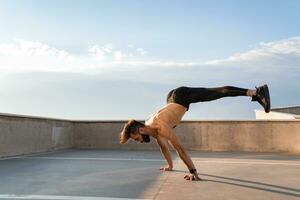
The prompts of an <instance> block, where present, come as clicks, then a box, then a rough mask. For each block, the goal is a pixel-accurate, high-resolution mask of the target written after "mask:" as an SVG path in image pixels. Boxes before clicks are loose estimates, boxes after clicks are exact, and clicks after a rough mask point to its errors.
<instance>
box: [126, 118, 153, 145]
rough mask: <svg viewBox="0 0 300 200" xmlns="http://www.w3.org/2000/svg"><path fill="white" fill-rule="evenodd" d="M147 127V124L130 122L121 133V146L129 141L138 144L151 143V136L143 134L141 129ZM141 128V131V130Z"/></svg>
mask: <svg viewBox="0 0 300 200" xmlns="http://www.w3.org/2000/svg"><path fill="white" fill-rule="evenodd" d="M143 127H145V124H143V123H141V122H138V121H136V120H133V119H132V120H129V121H128V122H127V123H126V124H125V125H124V127H123V130H122V131H121V133H120V144H125V143H126V142H127V141H128V139H132V140H134V141H136V142H141V143H143V142H146V143H147V142H150V137H149V135H145V134H142V133H141V129H143ZM140 128H141V129H140Z"/></svg>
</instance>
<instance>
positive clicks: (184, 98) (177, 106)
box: [120, 85, 271, 180]
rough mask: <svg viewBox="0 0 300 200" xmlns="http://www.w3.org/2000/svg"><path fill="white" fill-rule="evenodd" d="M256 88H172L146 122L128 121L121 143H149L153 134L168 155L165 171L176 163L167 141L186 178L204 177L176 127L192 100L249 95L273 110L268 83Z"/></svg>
mask: <svg viewBox="0 0 300 200" xmlns="http://www.w3.org/2000/svg"><path fill="white" fill-rule="evenodd" d="M255 88H256V89H245V88H238V87H233V86H224V87H217V88H202V87H184V86H182V87H178V88H176V89H173V90H171V91H170V92H169V93H168V95H167V105H166V106H164V107H162V108H161V109H159V110H158V111H157V112H155V113H153V114H152V115H151V117H150V118H149V119H147V120H146V121H145V124H143V123H141V122H138V121H136V120H129V121H128V122H127V123H126V124H125V125H124V127H123V130H122V132H121V133H120V143H121V144H124V143H126V142H127V140H128V139H132V140H134V141H136V142H141V143H143V142H146V143H147V142H149V141H150V137H153V138H155V140H156V142H157V144H158V145H159V147H160V151H161V153H162V155H163V156H164V157H165V159H166V161H167V163H168V166H166V167H162V168H161V170H163V171H172V169H173V162H172V158H171V154H170V151H169V149H168V146H167V144H166V142H169V144H170V145H171V146H172V147H173V148H174V149H175V150H176V152H177V154H178V155H179V157H180V158H181V159H182V161H183V162H184V163H185V165H186V166H187V168H188V169H189V172H190V174H189V175H186V176H185V177H184V178H185V179H186V180H201V179H200V178H199V176H198V174H197V170H196V168H195V165H194V163H193V161H192V160H191V158H190V156H189V155H188V153H187V152H186V151H185V149H184V148H183V146H182V145H181V144H180V141H179V140H178V138H177V136H176V135H175V133H174V132H173V128H175V127H176V126H177V124H179V123H180V121H181V119H182V117H183V115H184V114H185V112H186V111H188V110H189V105H190V104H191V103H197V102H204V101H213V100H216V99H220V98H223V97H235V96H249V97H251V98H252V101H257V102H258V103H259V104H260V105H261V106H262V107H263V108H264V110H265V112H267V113H268V112H270V108H271V102H270V96H269V89H268V86H267V85H263V86H260V87H255Z"/></svg>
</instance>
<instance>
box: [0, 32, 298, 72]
mask: <svg viewBox="0 0 300 200" xmlns="http://www.w3.org/2000/svg"><path fill="white" fill-rule="evenodd" d="M146 54H147V51H146V50H144V49H143V48H136V47H135V46H134V45H132V44H129V45H127V47H126V48H125V49H124V48H115V47H113V45H111V44H106V45H103V46H101V45H93V46H90V47H89V48H88V49H87V52H86V54H83V55H76V54H71V53H69V52H67V51H65V50H62V49H58V48H55V47H51V46H49V45H47V44H44V43H41V42H33V41H28V40H23V39H18V40H15V41H14V42H12V43H6V44H1V43H0V70H1V71H26V70H38V71H65V72H81V73H97V72H99V73H102V72H103V70H114V71H117V70H119V69H121V68H123V69H124V68H126V69H127V70H132V71H136V70H145V69H151V68H155V69H156V70H159V69H160V68H182V69H190V70H198V69H210V70H214V68H211V67H213V66H216V67H222V68H224V69H227V67H231V66H234V67H239V68H240V69H248V70H256V69H257V68H261V69H267V68H268V69H272V68H276V67H277V68H278V67H280V68H283V69H293V70H300V69H298V66H299V63H300V37H293V38H288V39H284V40H280V41H274V42H267V43H266V42H261V43H259V44H257V45H255V46H254V47H253V48H252V49H250V50H249V51H246V52H242V53H237V54H234V55H232V56H229V57H228V58H224V59H215V60H209V61H206V62H193V61H190V62H177V61H172V60H169V61H168V60H150V59H149V58H147V57H146V56H145V55H146ZM218 69H220V68H218ZM276 70H277V69H276Z"/></svg>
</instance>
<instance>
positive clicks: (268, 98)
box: [263, 85, 271, 113]
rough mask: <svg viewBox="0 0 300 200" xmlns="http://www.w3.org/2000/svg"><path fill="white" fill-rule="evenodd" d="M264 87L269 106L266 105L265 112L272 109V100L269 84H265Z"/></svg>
mask: <svg viewBox="0 0 300 200" xmlns="http://www.w3.org/2000/svg"><path fill="white" fill-rule="evenodd" d="M263 89H264V94H265V98H266V101H267V106H266V109H265V112H266V113H269V112H270V110H271V100H270V93H269V88H268V85H264V86H263Z"/></svg>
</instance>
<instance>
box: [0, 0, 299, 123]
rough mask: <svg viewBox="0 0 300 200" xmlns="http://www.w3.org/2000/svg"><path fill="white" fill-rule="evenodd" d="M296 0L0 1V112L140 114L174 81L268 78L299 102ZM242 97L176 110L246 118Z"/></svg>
mask: <svg viewBox="0 0 300 200" xmlns="http://www.w3.org/2000/svg"><path fill="white" fill-rule="evenodd" d="M299 10H300V2H299V1H292V0H290V1H279V0H273V1H172V2H170V1H128V0H127V1H125V0H124V1H113V0H111V1H79V0H77V1H76V0H74V1H73V0H72V1H71V0H70V1H54V0H52V1H25V0H24V1H21V0H19V1H12V0H10V1H3V0H1V1H0V26H1V27H2V29H1V30H2V31H0V72H1V73H0V80H1V83H2V84H1V86H0V112H4V113H17V114H29V115H39V116H49V117H58V118H70V119H128V118H138V119H145V118H146V117H147V116H148V115H149V114H151V113H152V112H154V111H155V110H156V109H158V108H159V107H161V106H164V104H165V96H166V94H167V92H168V91H169V90H170V89H172V88H175V87H178V86H181V85H186V86H193V87H197V86H198V87H217V86H223V85H233V86H239V87H246V88H254V86H255V85H260V84H263V83H268V84H269V86H270V90H271V97H272V105H273V106H274V107H278V106H289V105H298V104H299V97H300V92H299V90H298V88H297V86H298V85H299V84H300V81H299V80H300V79H299V76H300V73H299V72H300V68H299V63H300V22H299V20H298V19H299V18H300V16H299V15H300V14H299ZM249 100H250V99H249V98H246V97H237V98H224V99H221V100H217V101H214V102H209V103H199V104H194V105H192V106H191V110H190V111H189V112H188V113H187V114H186V115H185V117H184V119H253V118H254V109H259V108H260V107H259V105H258V104H255V103H252V102H250V101H249Z"/></svg>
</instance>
